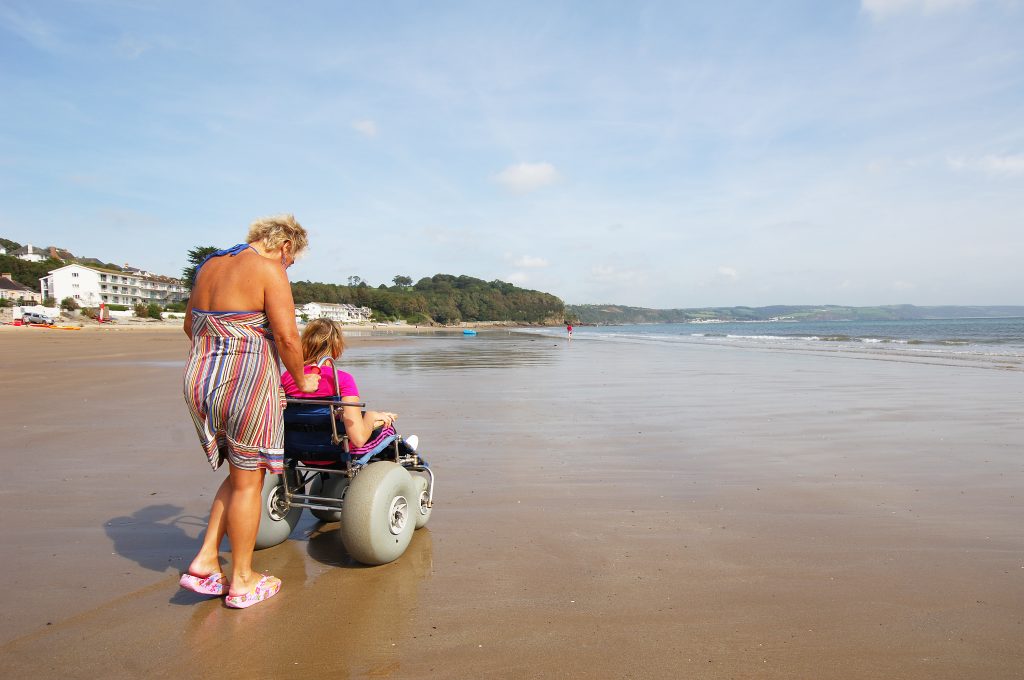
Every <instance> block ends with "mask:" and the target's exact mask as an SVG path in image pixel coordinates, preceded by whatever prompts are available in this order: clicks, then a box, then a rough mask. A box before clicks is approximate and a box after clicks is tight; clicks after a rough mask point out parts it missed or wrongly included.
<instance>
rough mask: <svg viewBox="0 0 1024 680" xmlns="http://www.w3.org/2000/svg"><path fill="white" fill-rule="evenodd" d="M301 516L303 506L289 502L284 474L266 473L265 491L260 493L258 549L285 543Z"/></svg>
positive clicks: (264, 479) (257, 533) (264, 478)
mask: <svg viewBox="0 0 1024 680" xmlns="http://www.w3.org/2000/svg"><path fill="white" fill-rule="evenodd" d="M289 474H294V473H289ZM301 516H302V507H300V506H293V505H289V503H288V500H287V498H286V496H285V488H284V479H283V476H282V475H272V474H267V475H264V477H263V492H262V493H261V494H260V528H259V531H257V532H256V549H257V550H263V549H264V548H272V547H273V546H275V545H277V544H279V543H283V542H284V541H285V539H287V538H288V536H289V534H291V533H292V530H293V529H295V526H296V525H297V524H298V523H299V518H300V517H301Z"/></svg>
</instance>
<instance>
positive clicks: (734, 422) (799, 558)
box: [0, 328, 1024, 680]
mask: <svg viewBox="0 0 1024 680" xmlns="http://www.w3.org/2000/svg"><path fill="white" fill-rule="evenodd" d="M110 330H112V329H100V330H88V331H82V332H65V333H61V332H57V331H49V330H45V329H24V328H19V329H7V330H5V331H4V332H3V333H0V347H2V349H3V352H0V385H2V390H0V395H2V397H0V399H2V400H0V404H2V407H3V413H4V418H3V419H2V421H0V438H2V441H3V442H4V446H3V453H2V455H3V459H4V463H5V473H6V483H5V484H4V487H3V492H2V495H0V498H2V504H3V505H2V509H3V512H4V516H5V518H6V521H5V522H4V523H3V525H2V527H0V545H3V546H4V548H3V550H4V573H5V584H6V587H5V589H4V594H3V603H4V617H3V618H2V619H0V675H2V676H3V677H10V678H15V677H26V678H28V677H31V678H95V677H104V678H135V677H152V678H171V677H174V678H181V677H189V676H203V675H211V674H216V675H217V676H218V677H226V678H241V677H255V676H259V677H283V676H285V675H288V676H290V677H314V676H323V677H353V678H365V677H374V678H384V677H387V678H421V677H430V678H477V677H496V678H680V677H693V678H736V677H757V678H850V679H853V678H857V679H865V678H878V679H883V678H884V679H886V680H889V679H891V678H901V679H904V680H907V679H909V680H915V679H921V680H924V679H928V680H935V679H944V678H978V679H982V678H984V679H989V678H1011V677H1018V676H1019V674H1020V669H1021V668H1024V645H1022V644H1021V640H1022V639H1024V534H1022V530H1021V527H1022V526H1024V493H1022V492H1021V489H1022V488H1024V484H1022V482H1024V468H1022V465H1021V458H1020V443H1021V442H1022V441H1024V419H1022V415H1021V414H1022V413H1024V391H1022V388H1021V382H1020V374H1019V371H1008V370H991V369H983V368H978V367H974V366H951V365H942V364H934V363H920V362H917V363H915V362H910V361H900V360H898V359H893V358H892V357H887V358H885V360H875V359H873V358H872V357H871V356H869V355H853V354H842V353H832V354H829V355H823V354H814V353H809V352H808V353H805V352H798V351H772V350H770V349H765V348H744V347H724V346H709V345H694V344H685V345H673V346H662V345H658V344H649V345H645V346H642V347H641V346H637V345H631V344H629V343H617V342H597V341H588V340H586V339H585V338H577V339H575V340H573V341H571V342H570V341H568V340H566V339H565V338H563V337H551V336H540V335H529V334H523V333H517V332H514V331H510V330H508V329H501V330H486V329H484V330H481V331H480V333H479V334H478V335H477V336H475V337H462V336H461V333H458V332H457V331H455V332H448V333H444V332H432V331H431V332H420V333H416V332H411V333H407V334H405V335H404V336H403V337H401V338H400V339H398V340H395V339H394V337H389V336H387V335H384V334H374V333H373V332H370V333H368V334H366V335H361V334H357V333H355V332H351V333H350V334H349V337H350V339H351V341H352V342H351V343H350V347H349V349H348V350H347V351H346V354H345V357H344V361H343V364H344V365H345V366H346V367H347V370H349V371H351V372H352V373H353V375H354V376H355V377H356V380H357V382H358V384H359V386H360V390H361V392H362V395H363V396H364V398H365V399H367V400H368V402H369V403H370V406H371V407H372V408H375V407H380V408H387V409H388V410H393V411H397V412H398V413H399V414H400V417H399V421H398V425H399V428H400V430H401V431H402V432H404V433H406V434H411V433H416V434H418V435H419V437H420V441H421V451H422V452H423V454H424V456H425V457H426V458H427V459H428V460H429V461H430V462H431V464H432V466H433V467H434V469H435V471H436V473H437V476H438V483H437V484H438V485H437V504H436V507H435V510H434V513H433V517H432V519H431V522H430V524H429V526H428V527H427V528H425V529H423V530H421V531H419V532H417V535H416V536H415V538H414V540H413V543H412V545H411V546H410V548H409V550H408V552H407V553H406V554H405V555H404V556H403V557H402V558H400V559H399V560H398V561H397V562H394V563H392V564H390V565H385V566H382V567H374V568H367V567H361V566H359V565H357V564H355V563H353V562H352V561H351V560H350V559H349V558H348V557H347V556H346V555H345V553H344V550H343V548H342V547H341V544H340V540H339V537H338V526H337V524H320V523H318V522H316V521H315V520H314V519H313V518H311V517H310V516H308V514H307V515H306V516H304V518H303V520H302V521H301V522H300V524H299V526H298V528H297V529H296V531H295V532H293V534H292V537H291V538H290V539H289V540H288V541H286V542H285V543H283V544H281V545H280V546H277V547H275V548H271V549H269V550H265V551H261V552H259V553H257V557H256V566H257V568H259V569H261V570H266V571H269V572H272V573H274V574H275V575H277V576H280V577H281V578H282V579H283V581H284V588H283V590H282V592H281V594H280V595H279V596H278V597H276V598H274V599H273V600H271V601H268V602H267V603H265V604H261V605H259V606H258V607H255V608H253V609H251V610H246V611H242V612H239V611H232V610H228V609H226V608H225V607H224V606H223V604H222V603H221V602H220V601H218V600H204V599H202V598H199V597H197V596H195V595H193V594H191V593H187V592H184V591H181V590H180V589H179V588H178V587H177V578H178V575H179V574H180V570H181V569H182V568H183V567H184V566H185V565H186V564H187V560H188V558H189V557H190V556H191V554H192V553H193V552H194V550H195V548H196V546H197V537H198V536H199V533H200V531H201V530H202V527H203V525H204V520H205V517H206V514H207V512H208V510H209V503H210V500H211V497H212V494H213V493H214V491H215V489H216V487H217V485H218V484H219V483H220V480H221V478H222V473H214V472H211V471H210V469H209V467H208V465H207V464H206V461H205V457H204V456H203V453H202V451H201V449H200V448H199V446H198V443H197V440H196V436H195V433H194V431H193V430H192V425H191V423H190V421H189V418H188V415H187V412H186V409H185V407H184V404H183V402H182V398H181V372H182V368H183V363H184V360H185V357H186V354H187V339H186V338H185V336H184V334H183V333H181V330H180V328H166V329H158V330H155V329H153V328H140V329H139V330H135V331H132V332H108V331H110Z"/></svg>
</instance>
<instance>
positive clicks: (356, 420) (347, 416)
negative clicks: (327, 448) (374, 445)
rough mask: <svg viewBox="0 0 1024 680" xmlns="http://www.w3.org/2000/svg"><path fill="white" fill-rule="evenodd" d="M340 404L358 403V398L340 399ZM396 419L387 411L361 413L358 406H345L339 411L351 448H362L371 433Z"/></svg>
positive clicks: (393, 414) (396, 415)
mask: <svg viewBox="0 0 1024 680" xmlns="http://www.w3.org/2000/svg"><path fill="white" fill-rule="evenodd" d="M341 401H342V402H355V403H359V397H358V396H350V397H342V398H341ZM397 417H398V414H397V413H389V412H387V411H367V412H366V413H363V412H362V410H361V409H360V408H359V407H358V406H345V407H343V408H342V409H341V419H342V421H343V422H344V423H345V432H346V434H348V440H349V442H350V443H351V444H352V446H362V445H363V444H365V443H366V442H367V441H368V440H369V439H370V435H371V434H373V431H374V430H375V429H376V428H377V427H379V426H381V425H390V424H392V423H393V422H395V418H397Z"/></svg>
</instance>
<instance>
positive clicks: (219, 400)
mask: <svg viewBox="0 0 1024 680" xmlns="http://www.w3.org/2000/svg"><path fill="white" fill-rule="evenodd" d="M307 243H308V239H307V236H306V230H305V229H303V228H302V225H300V224H299V223H298V222H296V221H295V218H294V217H293V216H291V215H282V216H278V217H269V218H264V219H259V220H256V221H255V222H253V223H252V225H251V226H250V228H249V236H248V238H247V239H246V243H240V244H238V245H237V246H234V247H233V248H228V249H226V250H218V251H216V252H214V253H212V254H211V255H210V256H209V257H207V258H206V260H204V261H203V262H202V263H201V264H200V265H199V267H198V268H197V269H196V276H195V281H194V283H193V286H192V296H191V297H190V298H189V301H188V307H187V309H186V310H185V311H186V315H185V333H186V334H187V335H188V336H189V338H191V340H192V351H191V353H190V355H189V359H188V363H187V364H186V365H185V385H184V390H185V403H186V404H187V405H188V408H189V411H191V413H192V420H193V421H194V423H195V426H196V431H197V432H198V434H199V441H200V443H201V444H202V446H203V449H204V450H205V451H206V457H207V459H208V460H209V463H210V466H211V467H213V469H214V470H216V469H217V468H219V467H220V466H221V464H222V463H224V461H227V463H228V476H227V478H226V479H225V480H224V481H223V482H222V483H221V485H220V488H219V489H218V490H217V495H216V497H215V498H214V499H213V507H212V508H211V509H210V522H209V525H208V526H207V529H206V535H205V536H204V538H203V545H202V547H201V548H200V549H199V553H198V554H197V555H196V557H195V558H194V559H193V560H192V562H191V563H190V564H189V566H188V570H187V571H186V572H185V573H184V574H182V576H181V580H180V581H179V583H180V584H181V587H182V588H186V589H188V590H191V591H194V592H197V593H201V594H204V595H218V596H219V595H226V598H225V604H227V606H228V607H233V608H236V609H242V608H245V607H250V606H252V605H254V604H256V603H258V602H261V601H263V600H266V599H267V598H270V597H273V596H274V595H276V594H277V592H278V591H279V590H280V589H281V581H280V579H277V578H274V577H273V576H270V575H262V574H258V573H256V572H254V571H253V569H252V553H253V548H254V547H255V545H256V532H257V530H258V529H259V524H260V493H261V491H262V488H263V476H264V474H265V473H266V471H268V470H269V471H270V472H271V473H273V474H281V473H282V472H283V471H284V468H283V455H284V449H283V447H284V421H283V417H282V412H283V408H284V397H283V394H282V392H281V376H280V368H279V365H278V358H279V357H280V359H281V361H283V362H284V365H285V368H287V369H288V371H289V372H290V373H291V374H292V375H293V376H297V385H298V389H299V391H300V392H313V391H315V390H316V389H317V387H318V385H319V380H320V379H319V377H318V376H315V375H305V374H304V373H303V371H302V350H301V347H300V345H299V329H298V328H297V327H296V325H295V304H294V302H293V300H292V290H291V284H290V283H289V282H288V275H287V273H286V272H285V270H287V269H288V267H290V266H291V265H292V264H294V263H295V258H296V257H297V256H298V255H299V254H301V253H302V251H303V250H305V249H306V245H307ZM238 310H243V311H238ZM225 532H226V533H227V536H228V539H229V540H230V541H231V557H232V559H231V579H230V582H228V581H227V580H226V579H225V578H224V574H222V573H221V567H220V544H221V541H222V540H223V538H224V534H225Z"/></svg>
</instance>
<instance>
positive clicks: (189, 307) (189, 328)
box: [185, 295, 192, 340]
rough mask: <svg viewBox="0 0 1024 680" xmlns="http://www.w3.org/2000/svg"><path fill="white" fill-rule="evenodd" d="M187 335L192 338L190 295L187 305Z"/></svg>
mask: <svg viewBox="0 0 1024 680" xmlns="http://www.w3.org/2000/svg"><path fill="white" fill-rule="evenodd" d="M185 335H187V336H188V339H189V340H191V339H192V296H191V295H189V296H188V304H187V305H185Z"/></svg>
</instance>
